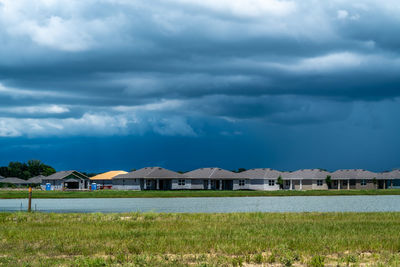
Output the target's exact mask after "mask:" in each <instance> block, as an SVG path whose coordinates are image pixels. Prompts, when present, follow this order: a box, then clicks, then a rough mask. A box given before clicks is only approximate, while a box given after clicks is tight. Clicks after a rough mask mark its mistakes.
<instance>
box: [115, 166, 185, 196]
mask: <svg viewBox="0 0 400 267" xmlns="http://www.w3.org/2000/svg"><path fill="white" fill-rule="evenodd" d="M112 184H113V189H123V190H170V189H190V187H191V181H190V179H187V177H186V176H184V175H183V174H180V173H177V172H174V171H171V170H167V169H164V168H161V167H145V168H142V169H139V170H137V171H132V172H129V173H126V174H120V175H117V176H115V177H114V178H113V179H112Z"/></svg>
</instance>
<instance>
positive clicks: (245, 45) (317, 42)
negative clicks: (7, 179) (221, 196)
mask: <svg viewBox="0 0 400 267" xmlns="http://www.w3.org/2000/svg"><path fill="white" fill-rule="evenodd" d="M399 15H400V7H399V6H398V4H397V2H396V1H394V0H390V1H385V2H384V3H383V2H382V1H377V0H376V1H375V0H369V1H362V2H359V3H357V2H351V3H349V2H346V1H339V0H336V1H331V2H330V3H325V2H318V3H316V2H315V1H278V0H268V1H256V0H252V1H225V0H223V1H222V0H221V1H197V0H191V1H189V0H170V1H156V2H154V1H153V2H152V3H149V2H148V1H135V2H134V3H133V2H131V1H124V0H113V1H111V0H110V1H101V2H97V1H84V2H82V1H61V2H60V1H35V2H31V1H17V2H16V1H3V2H2V4H1V5H0V47H1V49H0V58H1V59H2V60H1V61H0V105H1V108H0V122H1V123H2V124H0V125H3V126H2V127H3V128H2V129H3V131H1V130H0V135H3V136H18V135H25V134H33V135H45V134H48V133H49V132H50V133H51V135H62V134H64V133H65V131H60V130H57V129H59V128H57V127H61V126H62V127H61V128H62V129H65V127H66V126H67V125H68V127H72V128H76V130H71V131H69V132H68V133H67V134H72V135H73V134H81V133H82V132H83V131H84V130H85V129H86V128H84V127H82V125H84V124H85V123H86V124H88V125H92V127H93V131H91V133H93V134H97V133H99V134H104V133H106V134H111V135H113V134H130V133H134V134H136V133H138V134H141V133H143V132H146V131H152V132H155V133H158V134H164V135H174V134H183V135H188V136H196V135H197V134H198V133H200V132H202V129H201V127H199V128H197V129H196V127H194V126H192V125H191V124H193V125H198V124H199V122H194V121H196V120H197V121H201V120H207V119H211V118H214V119H215V118H217V119H222V120H233V121H234V120H239V121H246V120H248V121H263V122H266V123H274V124H310V123H327V122H335V121H340V120H346V119H349V118H352V116H354V113H357V112H360V111H359V109H354V103H359V102H365V103H370V102H372V103H380V102H382V101H388V100H393V101H397V100H396V99H397V97H399V96H400V90H399V84H400V76H399V75H398V73H399V72H400V56H399V52H400V51H399V42H400V39H399V37H398V34H397V31H398V28H399V26H400V25H399V24H400V21H399V19H398V18H399ZM378 25H379V28H378ZM165 103H167V104H165ZM171 103H173V104H171ZM55 107H58V111H64V112H54V111H57V108H55ZM149 107H150V108H149ZM46 110H47V111H46ZM379 116H382V114H380V115H379ZM93 118H96V119H95V120H92V119H93ZM102 118H103V119H104V121H107V120H108V119H109V120H111V121H108V122H109V123H110V124H111V125H116V126H115V128H116V129H117V130H116V131H110V130H108V129H106V127H104V126H103V124H99V121H100V120H101V119H102ZM95 121H96V122H95ZM28 122H29V123H28ZM26 123H28V124H29V125H31V126H32V127H33V126H35V125H36V126H38V128H35V127H33V128H34V129H36V130H31V131H30V130H24V129H23V128H24V127H22V125H24V124H26ZM200 124H201V123H200ZM40 127H47V128H49V127H50V128H51V129H53V128H54V129H53V130H51V131H44V130H43V131H42V130H40V129H41V128H40ZM52 127H53V128H52ZM0 128H1V127H0ZM61 128H60V129H61ZM1 133H3V134H1Z"/></svg>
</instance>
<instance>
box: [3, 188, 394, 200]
mask: <svg viewBox="0 0 400 267" xmlns="http://www.w3.org/2000/svg"><path fill="white" fill-rule="evenodd" d="M337 195H400V189H386V190H307V191H296V190H293V191H289V190H280V191H214V190H182V191H179V190H171V191H132V190H130V191H128V190H97V191H42V190H34V192H33V198H154V197H160V198H168V197H257V196H337ZM27 197H28V190H27V189H26V190H0V198H27Z"/></svg>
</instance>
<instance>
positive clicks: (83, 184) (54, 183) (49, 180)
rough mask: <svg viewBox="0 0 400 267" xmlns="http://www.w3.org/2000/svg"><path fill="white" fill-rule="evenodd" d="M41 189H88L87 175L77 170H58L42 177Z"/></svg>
mask: <svg viewBox="0 0 400 267" xmlns="http://www.w3.org/2000/svg"><path fill="white" fill-rule="evenodd" d="M41 187H42V189H43V190H46V189H50V190H64V189H81V190H82V189H88V187H89V177H87V176H86V175H84V174H82V173H80V172H78V171H60V172H56V173H54V174H52V175H49V176H47V177H46V178H44V179H42V183H41Z"/></svg>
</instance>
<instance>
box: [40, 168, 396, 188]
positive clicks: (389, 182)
mask: <svg viewBox="0 0 400 267" xmlns="http://www.w3.org/2000/svg"><path fill="white" fill-rule="evenodd" d="M92 184H96V188H112V189H117V190H190V189H195V190H280V189H286V190H315V189H316V190H318V189H386V188H400V170H393V171H390V172H380V173H376V172H370V171H367V170H362V169H353V170H337V171H335V172H327V171H325V170H321V169H303V170H298V171H294V172H282V171H277V170H273V169H266V168H260V169H251V170H247V171H244V172H240V173H235V172H231V171H228V170H224V169H221V168H200V169H196V170H193V171H190V172H186V173H178V172H174V171H171V170H168V169H165V168H161V167H146V168H142V169H139V170H136V171H132V172H124V171H110V172H106V173H102V174H99V175H97V176H94V177H91V178H89V177H87V176H85V175H84V174H82V173H80V172H78V171H61V172H57V173H55V174H53V175H50V176H48V177H45V178H43V179H42V183H41V186H42V188H43V189H45V190H63V189H78V190H79V189H80V190H82V189H89V188H90V186H91V185H92Z"/></svg>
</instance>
